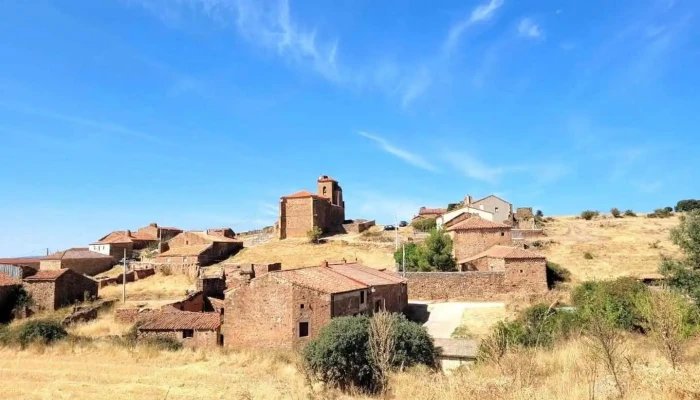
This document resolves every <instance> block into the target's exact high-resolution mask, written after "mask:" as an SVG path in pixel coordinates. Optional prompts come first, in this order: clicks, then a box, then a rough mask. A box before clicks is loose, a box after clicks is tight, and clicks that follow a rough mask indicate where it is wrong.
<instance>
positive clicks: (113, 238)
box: [92, 231, 158, 244]
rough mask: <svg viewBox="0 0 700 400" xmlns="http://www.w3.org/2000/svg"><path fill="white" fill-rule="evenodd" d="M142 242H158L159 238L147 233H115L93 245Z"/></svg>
mask: <svg viewBox="0 0 700 400" xmlns="http://www.w3.org/2000/svg"><path fill="white" fill-rule="evenodd" d="M134 241H140V242H157V241H158V238H156V237H155V236H152V235H149V234H148V233H145V232H127V231H114V232H112V233H110V234H109V235H107V236H105V237H103V238H102V239H100V240H98V241H97V242H95V243H92V244H121V243H133V242H134Z"/></svg>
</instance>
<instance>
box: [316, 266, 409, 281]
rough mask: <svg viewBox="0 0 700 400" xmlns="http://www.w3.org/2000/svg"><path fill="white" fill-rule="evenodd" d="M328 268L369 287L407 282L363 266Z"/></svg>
mask: <svg viewBox="0 0 700 400" xmlns="http://www.w3.org/2000/svg"><path fill="white" fill-rule="evenodd" d="M328 268H330V269H331V270H333V271H335V272H337V273H339V274H341V275H344V276H346V277H348V278H351V279H353V280H356V281H358V282H361V283H364V284H365V285H369V286H382V285H392V284H396V283H402V282H405V281H406V280H405V279H404V278H403V277H401V276H400V275H397V274H394V273H391V272H386V271H379V270H377V269H374V268H370V267H366V266H364V265H361V264H357V263H352V264H329V265H328Z"/></svg>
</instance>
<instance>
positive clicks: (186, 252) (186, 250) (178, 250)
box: [158, 243, 212, 257]
mask: <svg viewBox="0 0 700 400" xmlns="http://www.w3.org/2000/svg"><path fill="white" fill-rule="evenodd" d="M211 246H212V244H211V243H210V244H199V245H192V246H181V247H174V248H172V249H170V250H168V251H164V252H162V253H160V255H159V256H158V257H177V256H198V255H200V254H202V253H204V252H205V251H206V250H207V249H209V248H210V247H211Z"/></svg>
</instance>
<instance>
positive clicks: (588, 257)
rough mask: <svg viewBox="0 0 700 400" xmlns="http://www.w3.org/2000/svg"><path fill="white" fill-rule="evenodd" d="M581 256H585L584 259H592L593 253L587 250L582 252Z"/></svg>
mask: <svg viewBox="0 0 700 400" xmlns="http://www.w3.org/2000/svg"><path fill="white" fill-rule="evenodd" d="M583 258H585V259H586V260H592V259H593V254H591V252H590V251H587V252H585V253H583Z"/></svg>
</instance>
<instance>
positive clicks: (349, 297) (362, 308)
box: [332, 290, 373, 317]
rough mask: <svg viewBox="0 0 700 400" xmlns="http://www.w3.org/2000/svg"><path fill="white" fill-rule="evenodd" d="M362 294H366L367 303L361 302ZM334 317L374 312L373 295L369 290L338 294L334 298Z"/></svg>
mask: <svg viewBox="0 0 700 400" xmlns="http://www.w3.org/2000/svg"><path fill="white" fill-rule="evenodd" d="M360 292H364V293H365V299H364V300H365V301H364V303H363V302H361V295H360ZM332 299H333V317H342V316H347V315H355V314H359V313H364V312H366V311H370V312H371V310H372V306H371V304H373V303H372V293H371V291H369V290H357V291H354V292H349V293H338V294H334V295H333V296H332Z"/></svg>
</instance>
